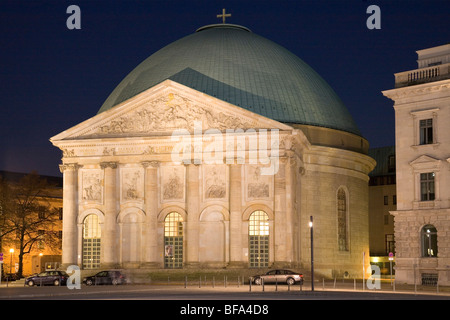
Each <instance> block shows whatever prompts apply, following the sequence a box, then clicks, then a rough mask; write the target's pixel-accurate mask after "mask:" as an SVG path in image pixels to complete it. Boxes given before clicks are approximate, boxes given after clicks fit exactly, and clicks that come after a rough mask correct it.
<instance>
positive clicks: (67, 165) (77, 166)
mask: <svg viewBox="0 0 450 320" xmlns="http://www.w3.org/2000/svg"><path fill="white" fill-rule="evenodd" d="M82 167H83V166H82V165H80V164H78V163H63V164H60V165H59V171H61V173H64V171H66V170H73V171H76V170H78V169H80V168H82Z"/></svg>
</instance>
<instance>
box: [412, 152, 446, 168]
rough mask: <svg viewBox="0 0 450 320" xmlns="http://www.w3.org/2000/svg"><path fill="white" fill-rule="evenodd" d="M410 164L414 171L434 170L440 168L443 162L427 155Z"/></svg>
mask: <svg viewBox="0 0 450 320" xmlns="http://www.w3.org/2000/svg"><path fill="white" fill-rule="evenodd" d="M409 164H410V166H411V167H413V168H414V169H434V168H437V167H439V165H440V164H441V160H438V159H435V158H433V157H430V156H427V155H421V156H420V157H418V158H417V159H415V160H413V161H411V162H410V163H409Z"/></svg>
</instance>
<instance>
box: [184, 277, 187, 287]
mask: <svg viewBox="0 0 450 320" xmlns="http://www.w3.org/2000/svg"><path fill="white" fill-rule="evenodd" d="M184 287H185V288H187V276H184Z"/></svg>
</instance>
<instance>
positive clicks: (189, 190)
mask: <svg viewBox="0 0 450 320" xmlns="http://www.w3.org/2000/svg"><path fill="white" fill-rule="evenodd" d="M185 167H186V211H187V223H186V229H185V230H186V241H185V243H186V246H185V249H186V250H185V252H186V258H185V266H186V267H187V268H197V267H198V263H199V260H198V259H199V257H198V246H199V235H198V233H199V221H198V219H199V214H200V212H199V201H200V199H199V190H198V188H199V165H197V164H187V165H186V166H185Z"/></svg>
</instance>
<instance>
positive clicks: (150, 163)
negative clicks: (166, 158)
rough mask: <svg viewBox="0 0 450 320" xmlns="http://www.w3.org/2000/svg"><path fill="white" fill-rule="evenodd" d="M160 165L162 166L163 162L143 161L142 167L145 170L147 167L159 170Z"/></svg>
mask: <svg viewBox="0 0 450 320" xmlns="http://www.w3.org/2000/svg"><path fill="white" fill-rule="evenodd" d="M160 164H161V161H157V160H151V161H143V162H141V165H142V166H143V167H144V168H147V167H152V168H159V166H160Z"/></svg>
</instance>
